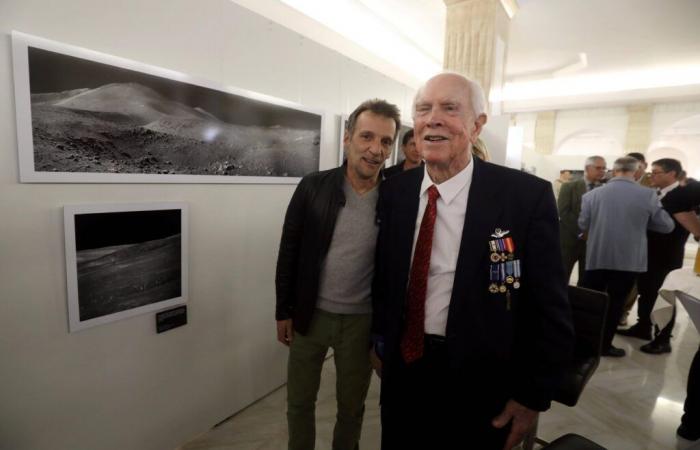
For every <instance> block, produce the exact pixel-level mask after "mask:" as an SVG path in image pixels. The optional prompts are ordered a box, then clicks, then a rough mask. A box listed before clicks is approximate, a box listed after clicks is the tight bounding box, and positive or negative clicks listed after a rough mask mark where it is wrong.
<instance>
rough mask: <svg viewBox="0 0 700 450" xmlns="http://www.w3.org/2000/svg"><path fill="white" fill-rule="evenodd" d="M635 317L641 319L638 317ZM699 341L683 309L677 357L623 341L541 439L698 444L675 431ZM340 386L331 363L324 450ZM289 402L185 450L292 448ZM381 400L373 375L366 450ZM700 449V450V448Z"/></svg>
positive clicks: (638, 445) (267, 402) (646, 446)
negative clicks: (620, 352) (621, 353)
mask: <svg viewBox="0 0 700 450" xmlns="http://www.w3.org/2000/svg"><path fill="white" fill-rule="evenodd" d="M689 253H691V252H689ZM687 262H688V263H690V262H692V261H687ZM631 317H636V311H634V310H633V311H632V313H631ZM699 342H700V338H699V336H698V331H697V330H696V329H695V327H694V326H693V324H692V323H691V322H690V321H689V318H688V315H687V314H686V312H685V310H682V309H680V310H679V314H678V321H677V324H676V328H675V332H674V338H673V341H672V344H673V352H672V353H671V354H666V355H647V354H645V353H642V352H640V351H639V346H640V345H641V344H643V343H644V342H643V341H640V340H638V339H634V338H626V337H620V336H617V337H616V338H615V345H616V346H619V347H622V348H624V349H625V350H627V352H628V356H626V357H624V358H603V359H602V360H601V364H600V366H599V368H598V370H597V372H596V374H595V375H594V376H593V378H592V379H591V381H590V382H589V384H588V386H587V387H586V390H585V392H584V393H583V395H582V397H581V400H580V401H579V404H578V405H577V406H576V407H574V408H569V407H566V406H563V405H560V404H555V405H554V406H553V407H552V409H551V410H549V411H548V412H546V413H544V414H542V415H541V417H540V425H539V433H538V434H539V436H540V437H542V438H544V439H547V440H552V439H554V438H556V437H558V436H560V435H563V434H566V433H578V434H581V435H583V436H586V437H588V438H589V439H592V440H594V441H596V442H598V443H600V444H601V445H603V446H605V447H607V448H608V449H609V450H673V449H676V450H681V449H689V448H690V447H691V445H692V443H690V442H687V441H684V440H682V439H679V438H677V437H676V434H675V430H676V427H677V426H678V424H679V420H680V416H681V414H682V412H683V401H684V399H685V389H686V382H687V376H688V370H689V368H690V363H691V361H692V358H693V355H694V354H695V351H696V350H697V349H698V345H699ZM334 386H335V368H334V366H333V362H332V359H331V360H328V361H327V362H326V365H325V367H324V373H323V381H322V384H321V389H320V392H319V395H318V404H317V423H318V426H317V439H316V448H317V449H319V450H326V449H330V448H331V437H332V430H333V423H334V420H335V397H334ZM285 396H286V390H285V388H280V389H278V390H277V391H275V392H273V393H271V394H270V395H268V396H267V397H265V398H264V399H262V400H260V401H259V402H257V403H255V404H254V405H252V406H250V407H249V408H247V409H245V410H244V411H241V412H240V413H238V414H237V415H235V416H234V417H232V418H231V419H229V420H228V421H226V422H224V423H223V424H221V425H220V426H218V427H216V428H214V429H212V430H211V431H209V432H208V433H205V434H204V435H202V436H200V437H199V438H197V439H195V440H193V441H191V442H189V443H187V444H186V445H184V446H183V447H182V450H224V449H226V450H239V449H246V450H248V449H256V450H283V449H286V438H287V435H286V433H287V432H286V418H285V410H286V405H285ZM378 398H379V383H378V380H377V379H376V377H374V378H373V380H372V385H371V387H370V392H369V396H368V398H367V411H366V414H365V425H364V428H363V432H362V440H361V443H360V448H362V449H365V450H374V449H378V448H379V426H380V425H379V407H378ZM693 447H694V448H695V446H693ZM697 447H698V449H699V450H700V442H699V443H697Z"/></svg>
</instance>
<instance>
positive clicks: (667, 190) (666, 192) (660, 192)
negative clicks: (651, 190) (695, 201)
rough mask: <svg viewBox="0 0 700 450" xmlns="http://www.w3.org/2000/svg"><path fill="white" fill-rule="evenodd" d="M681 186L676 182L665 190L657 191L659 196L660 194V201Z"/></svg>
mask: <svg viewBox="0 0 700 450" xmlns="http://www.w3.org/2000/svg"><path fill="white" fill-rule="evenodd" d="M680 185H681V183H680V182H678V181H676V182H675V183H673V184H669V185H668V186H666V187H665V188H663V189H659V190H658V191H657V192H658V194H659V200H661V199H662V198H664V197H666V194H668V193H669V192H671V191H672V190H674V189H675V188H677V187H678V186H680Z"/></svg>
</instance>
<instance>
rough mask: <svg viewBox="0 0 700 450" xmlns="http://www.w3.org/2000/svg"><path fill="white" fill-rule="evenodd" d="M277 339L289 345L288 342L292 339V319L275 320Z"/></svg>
mask: <svg viewBox="0 0 700 450" xmlns="http://www.w3.org/2000/svg"><path fill="white" fill-rule="evenodd" d="M277 340H278V341H280V342H281V343H283V344H284V345H286V346H287V347H289V344H291V343H292V341H293V340H294V328H292V319H285V320H278V321H277Z"/></svg>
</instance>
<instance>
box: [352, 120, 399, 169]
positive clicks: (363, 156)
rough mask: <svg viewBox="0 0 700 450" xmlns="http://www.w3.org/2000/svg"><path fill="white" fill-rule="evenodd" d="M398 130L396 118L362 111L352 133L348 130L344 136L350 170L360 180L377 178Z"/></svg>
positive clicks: (389, 153)
mask: <svg viewBox="0 0 700 450" xmlns="http://www.w3.org/2000/svg"><path fill="white" fill-rule="evenodd" d="M395 132H396V122H395V121H394V119H392V118H389V117H386V116H382V115H379V114H375V113H373V112H372V111H363V112H362V113H361V114H360V115H359V116H358V117H357V122H356V124H355V129H354V130H353V133H352V135H350V134H348V132H345V136H344V138H343V143H344V145H345V152H346V155H347V158H348V174H349V175H350V176H356V177H357V178H358V179H360V180H371V179H376V178H377V176H378V175H379V171H380V170H381V168H382V166H383V165H384V161H386V159H387V158H388V157H389V156H390V155H391V148H392V146H393V143H394V135H395Z"/></svg>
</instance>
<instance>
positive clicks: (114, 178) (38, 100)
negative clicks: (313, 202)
mask: <svg viewBox="0 0 700 450" xmlns="http://www.w3.org/2000/svg"><path fill="white" fill-rule="evenodd" d="M12 55H13V58H12V59H13V71H14V90H15V105H16V119H17V138H18V154H19V173H20V181H21V182H23V183H245V184H251V183H255V184H271V183H272V184H275V183H278V184H295V183H297V182H298V181H299V180H300V179H301V177H303V176H304V175H306V174H308V173H311V172H314V171H317V170H318V169H319V161H320V148H321V141H322V140H323V136H322V130H323V121H324V120H325V116H326V114H325V113H324V112H323V111H320V110H317V109H313V108H308V107H305V106H303V105H299V104H296V103H292V102H289V101H286V100H282V99H278V98H275V97H271V96H268V95H264V94H259V93H256V92H252V91H248V90H244V89H240V88H236V87H231V86H224V85H222V84H219V83H216V82H213V81H209V80H205V79H201V78H197V77H194V76H191V75H187V74H184V73H181V72H176V71H173V70H168V69H164V68H160V67H156V66H152V65H148V64H144V63H140V62H136V61H132V60H129V59H125V58H120V57H117V56H111V55H107V54H104V53H100V52H96V51H92V50H88V49H84V48H81V47H76V46H72V45H66V44H62V43H59V42H55V41H51V40H48V39H43V38H40V37H36V36H31V35H28V34H24V33H20V32H17V31H13V32H12ZM117 94H118V95H117ZM76 122H77V123H78V124H79V126H77V127H76V126H75V125H74V124H75V123H76ZM69 125H70V126H69Z"/></svg>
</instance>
